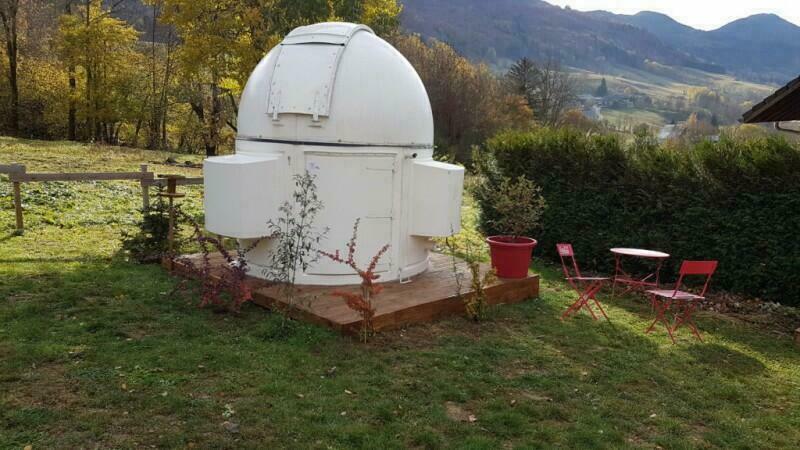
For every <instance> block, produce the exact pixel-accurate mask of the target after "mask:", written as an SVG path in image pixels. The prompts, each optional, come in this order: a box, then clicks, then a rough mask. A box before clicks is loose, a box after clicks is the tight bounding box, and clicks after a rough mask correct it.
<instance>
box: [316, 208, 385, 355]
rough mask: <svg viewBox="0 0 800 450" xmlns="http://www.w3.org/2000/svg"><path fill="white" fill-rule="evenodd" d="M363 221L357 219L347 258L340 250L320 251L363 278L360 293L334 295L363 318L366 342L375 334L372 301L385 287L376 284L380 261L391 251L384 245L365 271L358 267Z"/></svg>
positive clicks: (362, 328) (337, 293) (363, 333)
mask: <svg viewBox="0 0 800 450" xmlns="http://www.w3.org/2000/svg"><path fill="white" fill-rule="evenodd" d="M360 220H361V219H356V222H355V224H354V225H353V237H351V238H350V241H349V242H348V243H347V256H346V257H342V255H341V254H340V253H339V250H336V252H334V253H328V252H324V251H320V252H319V253H320V255H322V256H325V257H327V258H330V259H331V260H332V261H335V262H337V263H340V264H344V265H347V266H349V267H350V268H351V269H353V270H354V271H355V272H356V273H357V274H358V276H359V277H360V278H361V289H360V291H359V292H358V293H352V292H345V291H334V292H333V295H334V296H336V297H339V298H342V299H344V300H345V302H347V306H348V307H349V308H350V309H352V310H354V311H356V312H357V313H358V315H360V316H361V334H362V338H363V339H364V342H366V341H367V338H368V337H369V336H370V335H371V334H372V333H373V331H374V330H373V326H372V319H373V317H375V308H374V307H373V306H372V299H373V298H374V297H375V296H376V295H378V294H379V293H380V292H381V291H382V290H383V286H381V285H379V284H376V283H375V281H376V280H377V279H378V278H379V277H380V275H377V274H376V273H375V268H376V267H377V266H378V261H379V260H380V259H381V257H382V256H383V254H384V253H386V251H387V250H389V244H386V245H384V246H383V247H381V249H380V250H378V253H376V254H375V256H373V257H372V259H371V260H370V261H369V264H368V265H367V267H366V268H365V269H362V268H360V267H358V264H357V263H356V259H355V255H356V240H357V239H358V224H359V222H360Z"/></svg>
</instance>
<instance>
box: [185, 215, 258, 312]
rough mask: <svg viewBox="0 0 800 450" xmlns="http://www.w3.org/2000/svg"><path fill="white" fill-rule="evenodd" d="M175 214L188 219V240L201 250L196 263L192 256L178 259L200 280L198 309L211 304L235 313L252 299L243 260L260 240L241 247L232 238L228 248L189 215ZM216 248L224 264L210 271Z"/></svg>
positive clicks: (245, 264) (246, 267)
mask: <svg viewBox="0 0 800 450" xmlns="http://www.w3.org/2000/svg"><path fill="white" fill-rule="evenodd" d="M178 213H179V217H181V218H182V219H184V220H185V221H186V222H188V223H189V224H190V225H191V226H192V228H193V231H192V235H191V238H190V239H191V240H193V241H194V242H196V243H197V244H199V246H200V250H201V257H200V264H197V263H195V261H193V260H192V259H189V258H182V259H181V263H182V264H183V265H184V266H185V267H187V268H188V270H189V272H191V274H192V275H194V276H195V277H196V278H197V279H199V280H200V283H201V285H202V290H203V294H202V297H201V300H200V303H199V304H198V306H199V307H200V308H203V307H207V306H212V307H214V308H216V309H218V310H227V311H231V312H237V313H238V312H239V310H240V309H241V307H242V305H243V304H244V303H246V302H248V301H251V300H252V299H253V293H252V292H251V290H250V286H248V285H247V282H246V279H247V271H248V270H249V268H248V266H247V261H246V260H245V255H246V254H247V253H248V252H249V251H250V250H252V249H253V248H255V246H257V245H258V244H259V242H261V239H257V240H256V241H255V242H254V243H252V244H251V245H249V246H248V247H244V248H243V247H241V246H240V244H239V241H236V249H235V250H234V251H229V250H228V249H226V248H225V245H224V244H223V242H222V240H221V239H218V238H214V237H211V236H206V235H205V234H204V233H203V231H202V228H201V227H200V225H199V224H198V223H197V221H195V220H194V219H193V218H192V217H190V216H189V215H187V214H185V213H183V212H182V211H178ZM212 251H216V252H217V253H219V254H220V255H221V256H222V258H223V259H224V260H225V262H226V264H223V265H221V266H219V267H218V269H219V270H218V271H216V272H214V271H212V267H213V265H212V263H211V253H212Z"/></svg>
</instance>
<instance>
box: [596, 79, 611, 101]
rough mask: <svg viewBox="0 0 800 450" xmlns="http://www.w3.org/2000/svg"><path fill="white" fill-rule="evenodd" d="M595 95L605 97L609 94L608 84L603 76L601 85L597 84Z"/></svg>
mask: <svg viewBox="0 0 800 450" xmlns="http://www.w3.org/2000/svg"><path fill="white" fill-rule="evenodd" d="M594 95H595V97H605V96H606V95H608V85H607V84H606V79H605V78H603V79H602V80H600V86H597V90H596V91H595V93H594Z"/></svg>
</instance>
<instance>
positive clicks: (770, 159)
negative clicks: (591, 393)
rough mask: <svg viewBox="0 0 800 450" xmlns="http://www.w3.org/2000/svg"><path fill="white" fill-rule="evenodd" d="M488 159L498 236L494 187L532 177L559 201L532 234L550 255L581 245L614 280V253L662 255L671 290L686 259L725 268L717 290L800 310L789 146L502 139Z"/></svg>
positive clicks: (575, 135)
mask: <svg viewBox="0 0 800 450" xmlns="http://www.w3.org/2000/svg"><path fill="white" fill-rule="evenodd" d="M479 160H480V161H481V162H480V164H479V166H480V167H482V172H483V174H484V175H485V177H484V178H483V180H484V181H483V183H481V184H479V185H478V188H477V189H476V190H475V195H476V198H477V200H478V203H479V204H480V206H481V210H482V217H481V226H482V227H483V229H484V231H485V232H487V233H497V232H501V231H502V230H492V229H491V225H490V222H491V218H492V215H493V214H494V211H492V205H491V204H489V202H488V201H487V196H486V195H484V193H485V192H486V189H492V185H493V184H494V183H496V182H497V180H498V178H499V177H500V176H511V177H516V176H525V177H527V178H529V179H531V180H533V181H535V182H536V183H538V184H539V185H540V186H541V187H542V190H543V194H544V197H545V199H546V200H547V203H548V209H547V211H546V212H545V214H544V218H543V223H542V227H541V229H539V230H536V229H532V230H530V234H531V235H532V236H533V237H536V238H537V239H539V248H538V249H537V251H536V253H537V254H538V255H540V256H542V257H545V258H549V259H557V256H556V253H555V244H556V242H560V241H565V242H572V243H573V244H574V247H575V251H576V253H577V255H578V260H579V262H580V263H581V264H582V265H583V266H585V267H586V268H587V269H592V270H597V271H603V272H609V271H611V270H613V258H612V255H611V254H610V253H609V248H611V247H640V248H649V249H657V250H663V251H666V252H668V253H670V254H672V258H670V260H669V263H668V265H665V267H664V269H663V271H662V279H664V280H669V281H672V280H673V279H674V274H675V273H676V271H677V265H678V264H679V263H680V261H681V260H682V259H717V260H719V261H720V267H719V269H718V272H717V275H716V276H715V279H714V282H713V283H712V285H713V286H714V287H716V288H722V289H726V290H730V291H733V292H738V293H742V294H748V295H752V296H757V297H761V298H764V299H769V300H774V301H779V302H781V303H784V304H791V305H800V235H799V233H800V151H798V150H797V149H795V148H793V147H792V145H791V144H789V143H788V142H786V141H785V140H783V139H779V138H767V139H757V140H750V141H737V140H731V139H723V140H722V141H721V142H719V143H711V142H706V143H703V144H699V145H697V146H695V147H693V148H686V149H674V148H663V147H661V146H658V145H657V144H654V143H652V141H649V140H647V139H644V140H637V142H636V143H635V144H632V145H627V146H626V145H625V144H624V143H623V142H622V141H621V140H620V139H619V138H617V137H615V136H586V135H585V134H582V133H579V132H575V131H570V130H555V131H554V130H546V129H542V130H537V131H534V132H529V133H504V134H501V135H499V136H496V137H495V138H493V139H491V140H490V141H489V142H488V143H487V145H486V149H485V150H484V152H483V155H482V156H481V157H480V158H479Z"/></svg>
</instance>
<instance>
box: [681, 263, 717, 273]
mask: <svg viewBox="0 0 800 450" xmlns="http://www.w3.org/2000/svg"><path fill="white" fill-rule="evenodd" d="M717 264H718V262H717V261H684V262H683V263H681V270H680V274H681V275H714V272H715V271H716V270H717Z"/></svg>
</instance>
